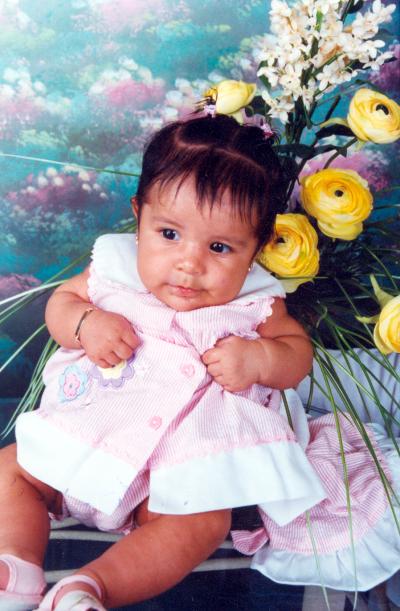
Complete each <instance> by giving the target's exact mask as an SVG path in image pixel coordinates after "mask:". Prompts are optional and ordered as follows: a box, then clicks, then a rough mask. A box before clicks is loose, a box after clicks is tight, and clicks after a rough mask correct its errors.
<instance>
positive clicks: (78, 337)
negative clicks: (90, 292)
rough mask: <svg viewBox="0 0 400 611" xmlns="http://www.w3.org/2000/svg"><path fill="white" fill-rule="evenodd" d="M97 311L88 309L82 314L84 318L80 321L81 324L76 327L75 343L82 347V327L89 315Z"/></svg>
mask: <svg viewBox="0 0 400 611" xmlns="http://www.w3.org/2000/svg"><path fill="white" fill-rule="evenodd" d="M96 310H97V308H86V310H85V311H84V313H83V314H82V316H81V317H80V319H79V322H78V324H77V326H76V329H75V333H74V338H75V341H76V342H77V343H78V344H79V345H80V346H82V344H81V329H82V325H83V323H84V322H85V320H86V318H87V317H88V316H89V314H90V313H91V312H95V311H96Z"/></svg>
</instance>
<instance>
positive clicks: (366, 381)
mask: <svg viewBox="0 0 400 611" xmlns="http://www.w3.org/2000/svg"><path fill="white" fill-rule="evenodd" d="M364 4H365V6H364ZM394 9H395V5H394V4H389V5H384V4H382V3H381V1H380V0H374V2H373V3H372V5H371V4H368V3H367V2H364V0H348V1H347V2H346V1H340V0H297V2H296V3H294V4H292V5H289V4H288V3H287V2H285V1H281V0H272V3H271V11H270V16H271V36H268V37H266V38H265V44H264V46H263V48H262V50H261V52H260V57H259V60H260V63H259V68H258V77H259V83H258V84H252V83H245V82H243V81H233V80H225V81H222V82H219V83H217V84H215V85H214V86H212V87H211V88H210V89H209V90H208V91H206V92H205V93H204V98H203V99H202V100H201V101H200V102H199V108H201V109H203V110H205V111H206V112H216V113H222V114H228V115H232V116H234V117H235V118H236V119H237V120H238V121H241V122H249V123H252V124H256V125H259V126H261V127H262V128H263V130H264V131H265V137H266V138H273V139H274V146H275V148H276V151H277V152H278V154H279V156H280V158H281V161H282V165H283V167H284V168H285V170H286V173H287V175H288V177H289V180H288V188H287V193H286V199H287V210H286V211H285V212H284V213H283V214H280V215H278V217H277V221H276V226H275V235H274V238H273V239H272V240H271V241H270V243H269V244H267V245H266V246H265V248H264V249H263V251H262V252H261V253H260V254H259V262H260V263H261V264H262V265H263V266H265V267H266V268H267V269H268V270H270V271H271V272H272V273H274V274H276V275H277V276H278V277H279V278H280V279H281V280H282V282H283V284H284V285H285V288H286V291H287V293H288V299H287V301H288V305H289V309H290V310H291V312H292V314H293V315H294V316H296V317H297V318H298V319H300V320H301V321H302V322H303V324H304V325H305V326H306V327H307V328H308V330H309V332H310V335H311V337H312V339H313V342H314V346H315V359H316V363H317V364H318V366H319V367H320V369H321V371H322V374H323V383H321V381H317V380H316V381H315V384H317V385H318V386H319V390H320V392H322V393H323V394H324V395H325V397H326V398H327V400H328V401H329V402H330V404H331V409H332V411H333V412H334V413H337V411H338V410H340V409H342V408H341V407H340V406H338V404H337V402H336V400H335V398H334V395H338V396H339V397H340V401H341V405H344V406H345V409H346V411H347V412H348V413H349V414H350V417H351V418H352V419H353V421H354V422H355V423H356V425H357V427H358V429H359V431H360V432H361V434H362V435H363V438H364V439H365V443H366V444H367V445H368V447H369V448H370V451H371V453H372V454H374V450H373V448H372V446H371V444H370V443H369V438H368V435H367V433H366V431H365V429H364V427H363V423H362V420H361V418H360V415H359V414H358V412H357V409H356V408H355V407H354V404H353V402H352V400H351V398H350V397H349V394H348V391H347V384H346V380H348V382H349V383H351V384H353V385H356V387H357V390H358V392H359V395H360V398H361V399H362V397H363V395H364V396H368V398H369V400H371V401H372V402H373V403H374V405H375V406H376V408H377V410H379V412H380V413H381V415H382V419H383V421H384V422H385V424H386V425H387V428H388V430H389V431H390V430H391V425H392V424H393V423H394V422H395V423H396V424H397V425H398V424H399V419H396V417H395V416H394V415H393V414H391V413H389V412H388V411H387V409H386V408H385V406H384V402H383V401H382V400H381V395H382V393H385V392H386V393H387V392H388V390H387V388H385V385H384V382H383V381H382V380H381V379H380V378H379V377H377V376H376V375H375V374H374V373H373V372H372V371H370V370H369V369H368V368H367V366H366V365H365V364H364V363H365V361H364V359H363V354H364V355H367V356H368V359H369V362H375V363H376V364H377V365H378V366H379V367H380V368H381V371H384V372H385V374H387V375H389V376H392V377H393V378H396V380H399V373H398V372H397V371H396V370H395V368H394V367H393V364H392V361H391V360H390V353H393V352H400V291H399V288H398V281H399V278H400V269H399V252H400V251H399V244H398V236H399V235H400V226H399V225H400V223H399V217H398V214H397V205H396V204H392V205H390V204H389V205H387V204H386V202H385V198H386V197H387V196H388V191H390V189H385V191H381V192H379V191H378V190H375V192H372V191H371V190H370V188H369V185H368V182H367V180H366V178H365V177H363V175H362V174H363V172H362V168H361V169H360V173H359V172H358V171H355V170H354V169H353V168H351V167H350V168H349V160H351V157H352V156H354V157H356V156H357V155H358V154H359V151H360V150H361V148H362V147H364V146H365V145H367V144H368V145H369V146H377V145H378V144H379V145H386V144H388V143H393V142H394V141H396V140H397V139H399V138H400V107H399V105H398V104H397V103H396V102H395V101H393V100H392V99H389V98H388V97H387V96H386V95H385V94H384V93H382V92H381V91H380V90H378V89H377V87H376V86H374V84H373V82H370V81H369V80H367V76H366V75H367V74H368V71H369V70H371V71H379V69H380V68H381V66H383V65H384V64H385V63H388V62H390V61H392V60H393V59H394V58H393V54H392V52H391V51H390V50H389V51H384V50H383V47H384V46H385V43H384V41H383V40H382V37H380V28H381V25H382V24H384V23H386V22H388V21H390V19H391V14H392V13H393V11H394ZM344 95H346V97H348V98H351V99H350V102H349V103H347V102H344V101H343V100H342V98H343V97H344ZM343 108H344V109H345V118H344V117H343V116H336V113H339V110H340V109H343ZM340 112H341V110H340ZM350 165H351V164H350ZM81 169H83V166H82V167H81ZM92 169H93V168H92ZM108 171H109V170H108ZM117 173H118V172H117ZM120 173H121V174H123V172H120ZM395 188H396V187H395V186H393V189H395ZM397 188H398V187H397ZM120 229H121V230H122V231H126V230H127V229H133V224H131V226H129V227H128V226H127V225H126V224H125V225H124V226H121V227H120ZM86 256H87V254H86V253H85V254H84V255H82V259H83V258H84V257H86ZM76 264H77V261H74V262H73V263H72V264H71V266H69V268H66V269H64V270H62V272H60V273H59V274H58V275H57V276H55V277H54V278H51V279H50V280H49V281H48V282H47V283H44V284H43V285H41V286H39V287H35V288H33V289H30V290H28V291H26V292H25V293H23V294H20V295H17V296H15V297H13V298H11V299H8V300H3V302H2V306H3V310H2V312H1V313H0V322H3V321H5V320H7V319H8V318H9V317H10V316H12V315H13V314H14V313H15V312H16V311H17V310H18V309H20V308H22V307H25V306H26V305H27V304H28V303H29V302H30V301H31V300H32V299H34V298H35V296H36V295H37V294H39V293H41V292H43V291H46V290H49V289H51V288H53V287H55V286H57V285H58V284H60V282H61V281H62V280H60V278H61V277H62V276H63V275H65V274H66V273H68V271H69V269H71V268H73V267H75V266H76ZM43 328H44V325H42V326H41V327H39V328H38V329H36V330H35V331H34V332H33V333H32V335H31V336H30V337H29V338H28V339H27V340H26V341H25V342H24V343H23V344H22V345H21V346H20V347H19V348H18V349H17V350H16V351H15V353H14V354H13V355H11V357H10V358H9V359H8V360H7V362H6V363H4V364H3V366H2V368H1V369H0V371H2V370H3V369H4V368H5V367H7V366H8V365H9V364H10V363H12V361H13V359H14V358H15V357H16V356H18V354H19V353H20V352H21V351H22V350H23V349H24V348H25V346H26V345H27V344H28V343H29V342H30V341H32V339H33V338H35V337H36V336H37V335H38V334H39V333H40V332H41V331H42V329H43ZM56 348H57V347H56V345H55V343H54V342H53V341H52V340H51V339H50V340H48V342H47V344H46V346H45V348H44V350H43V353H42V355H41V356H40V358H39V360H38V362H37V365H36V368H35V371H34V373H33V377H32V380H31V383H30V386H29V388H28V389H27V391H26V393H25V395H24V397H23V398H22V400H21V402H20V404H19V406H18V408H17V410H16V412H15V414H14V416H13V418H12V419H11V420H10V422H9V424H8V427H7V429H6V430H5V431H4V433H7V432H8V431H9V430H10V429H11V428H12V426H13V422H14V420H15V417H16V415H17V414H18V413H20V412H21V411H24V410H27V409H33V408H34V407H35V406H36V405H37V402H38V398H39V396H40V394H41V391H42V388H43V384H42V379H41V372H42V370H43V367H44V365H45V363H46V361H47V359H48V357H49V356H50V355H51V354H52V353H53V352H54V351H55V349H56ZM338 355H340V356H341V357H342V358H341V360H338ZM343 363H344V364H343ZM354 366H357V367H358V368H360V369H361V370H362V372H363V380H360V379H357V377H356V376H355V374H354V373H353V370H354ZM339 369H340V376H339V375H338V371H339ZM311 379H313V376H312V375H311ZM343 380H344V381H343ZM311 388H312V384H311ZM392 401H393V403H394V404H395V405H396V406H400V403H399V400H398V399H396V397H392ZM309 404H310V405H311V397H310V399H309ZM308 407H309V405H307V406H306V409H308ZM338 426H339V425H338ZM374 458H375V460H376V462H377V465H378V467H379V463H378V459H377V458H376V456H374ZM380 472H381V474H382V478H384V474H383V472H382V470H380Z"/></svg>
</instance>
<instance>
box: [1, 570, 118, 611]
mask: <svg viewBox="0 0 400 611" xmlns="http://www.w3.org/2000/svg"><path fill="white" fill-rule="evenodd" d="M79 581H80V582H83V583H87V584H88V585H90V586H91V587H92V588H93V589H94V590H95V591H96V593H97V595H98V596H99V598H100V597H101V589H100V586H99V585H98V583H97V582H96V581H95V580H94V579H92V578H91V577H87V576H86V575H72V576H71V577H65V578H64V579H61V580H60V581H59V582H58V583H56V585H55V586H53V587H52V588H51V590H50V591H49V592H47V594H46V596H45V597H44V599H43V601H42V603H41V604H40V606H39V607H38V608H37V609H36V611H107V609H106V608H105V607H103V605H102V604H101V602H100V601H99V600H98V599H97V598H95V597H94V596H92V595H91V594H89V593H88V592H84V591H83V590H79V589H76V590H73V591H72V592H68V593H67V594H65V595H64V596H63V597H62V598H61V600H60V602H58V603H57V605H56V606H55V607H54V606H53V605H54V599H55V597H56V595H57V594H58V592H59V591H60V590H61V588H63V587H64V586H66V585H67V584H69V583H76V582H79ZM77 588H79V586H78V585H77ZM10 611H11V609H10Z"/></svg>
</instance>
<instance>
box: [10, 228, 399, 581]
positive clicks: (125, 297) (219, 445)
mask: <svg viewBox="0 0 400 611" xmlns="http://www.w3.org/2000/svg"><path fill="white" fill-rule="evenodd" d="M89 296H90V299H91V301H92V302H93V303H94V304H95V305H96V306H98V307H99V308H102V309H104V310H109V311H112V312H117V313H119V314H121V315H123V316H124V317H125V318H127V319H128V320H129V321H130V322H131V323H132V325H133V327H134V329H135V331H136V333H137V335H138V336H139V338H140V340H141V344H140V346H139V348H138V349H137V350H136V352H135V354H134V356H133V357H132V358H131V359H130V360H128V361H124V362H122V363H121V364H120V365H118V366H117V367H113V368H110V369H102V368H99V367H97V366H96V365H94V364H93V363H92V362H91V361H90V360H89V359H88V358H87V357H86V356H85V354H84V352H83V351H82V350H66V349H63V348H61V349H59V350H58V351H57V353H56V354H55V355H54V356H53V357H52V358H51V359H50V360H49V362H48V364H47V365H46V368H45V371H44V376H43V377H44V382H45V391H44V393H43V397H42V402H41V405H40V408H39V409H38V410H36V411H34V412H31V413H27V414H23V415H21V416H20V417H19V418H18V420H17V426H16V437H17V447H18V461H19V463H20V464H21V465H22V466H23V467H24V468H25V469H26V470H27V471H29V472H30V473H31V474H32V475H33V476H35V477H36V478H38V479H40V480H41V481H43V482H45V483H47V484H49V485H50V486H52V487H54V488H55V489H57V490H60V491H61V492H62V494H63V497H64V515H72V516H73V517H75V518H77V519H79V520H80V521H81V522H83V523H84V524H87V525H88V526H95V527H97V528H100V529H102V530H109V531H111V530H112V531H121V532H129V530H130V529H132V528H133V527H134V524H133V517H132V516H133V510H134V508H135V507H136V506H137V505H138V504H139V503H141V502H142V501H143V500H144V499H145V498H147V497H149V508H150V510H152V511H155V512H159V513H168V514H190V513H197V512H204V511H210V510H214V509H223V508H232V507H240V506H245V505H258V507H259V509H260V513H261V515H262V517H263V520H264V527H263V528H262V529H260V530H259V531H257V532H255V533H234V535H233V536H234V542H235V545H236V547H237V548H238V549H241V550H242V551H245V552H247V553H254V552H257V553H256V554H255V557H254V567H255V568H258V569H259V570H261V571H262V572H264V573H265V574H267V575H269V576H270V577H271V578H272V579H275V580H277V581H280V577H282V576H285V575H287V574H288V572H291V570H292V566H293V563H298V558H297V556H296V554H298V556H299V558H300V556H302V557H305V556H307V555H309V544H308V543H307V542H305V541H306V540H307V541H308V540H309V535H308V532H306V530H305V529H304V528H303V526H304V520H305V518H304V512H306V511H307V510H309V509H311V508H313V507H315V508H316V509H315V510H316V511H319V509H318V508H321V507H323V509H322V510H321V511H322V513H321V515H320V514H318V516H319V517H318V520H319V521H318V529H317V530H318V533H317V537H316V539H317V544H318V545H319V544H320V543H322V548H321V549H322V550H324V549H325V547H324V545H325V543H324V542H325V536H324V534H323V533H324V532H325V529H328V530H326V532H327V533H328V532H329V537H328V539H329V542H330V543H329V544H328V548H327V549H331V547H332V545H331V542H333V543H334V540H335V536H336V535H337V540H338V542H339V544H340V545H342V543H343V542H344V537H345V535H344V534H343V533H342V532H337V533H336V534H335V529H336V527H337V525H338V524H339V522H340V520H339V521H338V520H337V518H336V514H335V516H334V518H333V521H332V522H330V515H329V512H330V509H331V506H336V505H337V504H339V513H340V515H341V517H342V518H343V515H344V514H345V513H346V511H347V507H346V506H345V505H343V499H342V497H340V498H339V496H338V491H339V488H340V483H341V484H343V477H342V473H341V470H342V468H341V465H340V464H339V465H338V461H337V455H335V456H334V459H332V458H331V455H330V450H329V451H328V450H327V447H328V446H327V445H326V443H327V442H326V439H329V442H333V439H334V436H335V435H336V439H337V433H336V431H335V430H334V427H332V423H329V422H328V421H324V419H323V418H321V419H318V420H317V421H315V422H320V424H319V425H318V424H315V425H314V423H313V422H312V423H311V425H312V426H311V427H310V430H309V427H308V422H307V419H306V417H305V414H304V410H303V407H302V405H301V402H300V400H299V398H298V396H297V394H296V393H295V392H294V391H289V392H288V393H287V399H288V402H289V407H290V411H291V415H292V422H293V425H294V430H292V428H291V427H290V426H289V424H288V421H287V418H286V416H285V410H284V409H283V408H282V406H281V399H280V393H279V392H278V391H276V390H273V389H270V388H266V387H264V386H259V385H254V386H252V387H251V388H249V389H247V390H246V391H243V392H239V393H231V392H228V391H225V390H223V388H222V387H221V386H220V385H219V384H217V383H216V382H215V381H214V380H213V379H212V378H211V377H210V376H209V375H208V373H207V370H206V368H205V366H204V365H203V363H202V361H201V355H202V354H203V353H204V352H205V351H206V350H208V349H209V348H211V347H213V346H214V344H215V342H216V341H217V340H218V339H220V338H223V337H226V336H228V335H239V336H241V337H245V338H249V339H252V338H256V337H258V335H257V332H256V329H257V327H258V325H259V324H260V323H261V322H263V321H265V320H266V319H267V318H268V316H269V315H270V314H271V306H272V304H273V301H274V298H275V297H283V296H284V292H283V289H282V288H281V285H280V284H279V282H278V281H277V280H276V279H274V278H273V277H272V276H271V275H270V274H268V273H267V272H265V271H264V270H263V269H262V268H261V267H259V266H257V265H256V266H255V268H254V269H253V270H252V271H251V272H250V273H249V274H248V277H247V278H246V281H245V283H244V285H243V287H242V289H241V292H240V294H239V295H238V296H237V298H236V299H235V300H233V301H232V302H230V303H228V304H225V305H222V306H212V307H207V308H202V309H198V310H192V311H189V312H176V311H175V310H172V309H171V308H169V307H168V306H166V305H165V304H163V303H162V302H160V301H159V300H158V299H157V298H156V297H154V296H153V295H152V294H151V293H149V292H148V291H147V290H146V288H145V287H144V286H143V284H142V282H141V281H140V278H139V276H138V274H137V270H136V246H135V239H134V236H133V235H132V234H126V235H106V236H102V237H101V238H99V239H98V240H97V241H96V243H95V245H94V249H93V255H92V264H91V267H90V277H89ZM324 418H327V417H324ZM353 428H354V427H353ZM324 435H325V437H324ZM349 443H350V442H349ZM356 445H357V444H356ZM346 451H349V453H350V459H351V460H353V461H354V463H355V464H356V467H357V468H358V471H360V470H361V471H362V469H360V460H361V461H364V460H365V461H366V464H367V463H368V457H367V456H366V452H365V451H364V452H363V451H362V448H361V444H358V446H357V448H356V449H354V446H353V445H349V446H346ZM359 452H360V453H359ZM358 453H359V454H358ZM357 456H359V457H361V458H357ZM368 465H369V466H368V473H369V476H368V477H367V478H361V480H360V482H361V483H360V484H357V485H356V493H355V498H356V499H357V500H358V499H361V502H360V503H358V504H357V506H356V507H354V508H353V509H354V514H356V513H358V511H359V510H360V528H359V529H358V530H357V536H358V534H359V533H360V536H363V535H364V534H365V532H366V529H365V528H364V525H363V519H364V517H365V513H366V512H365V511H364V510H362V505H363V503H364V501H365V500H367V502H368V512H367V513H369V514H371V519H370V522H371V523H374V524H376V523H377V520H379V519H380V518H381V516H382V515H383V514H384V513H385V512H386V513H387V502H385V498H384V495H382V493H381V492H380V491H379V489H378V488H379V483H378V478H377V472H376V469H375V467H373V465H372V466H371V465H370V464H369V463H368ZM370 484H371V485H372V488H373V491H372V492H371V494H369V495H368V493H366V492H365V490H364V488H365V487H366V486H367V485H368V486H369V485H370ZM340 489H341V488H340ZM357 519H358V518H357ZM343 522H344V520H343V519H342V521H341V522H340V526H342V523H343ZM293 525H294V527H293V528H294V529H295V530H293V528H292V526H293ZM297 525H299V527H297ZM346 526H347V530H348V522H346ZM320 532H321V536H319V535H320ZM268 540H269V543H268ZM272 541H277V542H278V543H277V545H276V546H275V547H274V550H275V548H276V549H277V550H280V549H281V548H283V549H285V550H287V551H286V552H285V553H287V554H288V556H287V557H286V560H288V563H286V564H285V562H283V563H282V566H281V568H280V572H279V570H278V571H277V572H276V573H274V571H272V572H271V571H270V572H269V569H268V567H269V566H270V565H271V564H274V560H272V561H271V558H270V557H269V556H268V551H269V550H271V549H272V546H271V542H272ZM346 543H347V544H348V541H346ZM397 544H398V539H397ZM397 549H400V548H399V546H398V547H397ZM295 556H296V559H295V560H293V559H294V558H295ZM284 560H285V559H284ZM301 562H302V561H301V559H300V563H301ZM275 564H276V563H275ZM266 567H267V568H266ZM349 570H351V567H349ZM392 572H394V571H392ZM301 579H302V577H301V576H300V580H296V579H295V578H294V580H293V581H290V582H294V583H304V582H306V583H319V582H320V581H321V580H320V579H319V577H318V571H317V569H316V568H314V571H313V572H312V575H311V576H310V575H307V577H306V578H304V579H307V580H308V581H304V580H303V581H301ZM326 585H330V584H328V583H326ZM333 587H335V586H333Z"/></svg>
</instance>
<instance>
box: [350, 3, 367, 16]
mask: <svg viewBox="0 0 400 611" xmlns="http://www.w3.org/2000/svg"><path fill="white" fill-rule="evenodd" d="M363 6H364V0H358V2H356V3H355V4H353V6H351V7H350V8H349V9H348V11H347V12H348V14H349V15H351V13H357V12H358V11H359V10H360V9H361V8H362V7H363Z"/></svg>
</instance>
